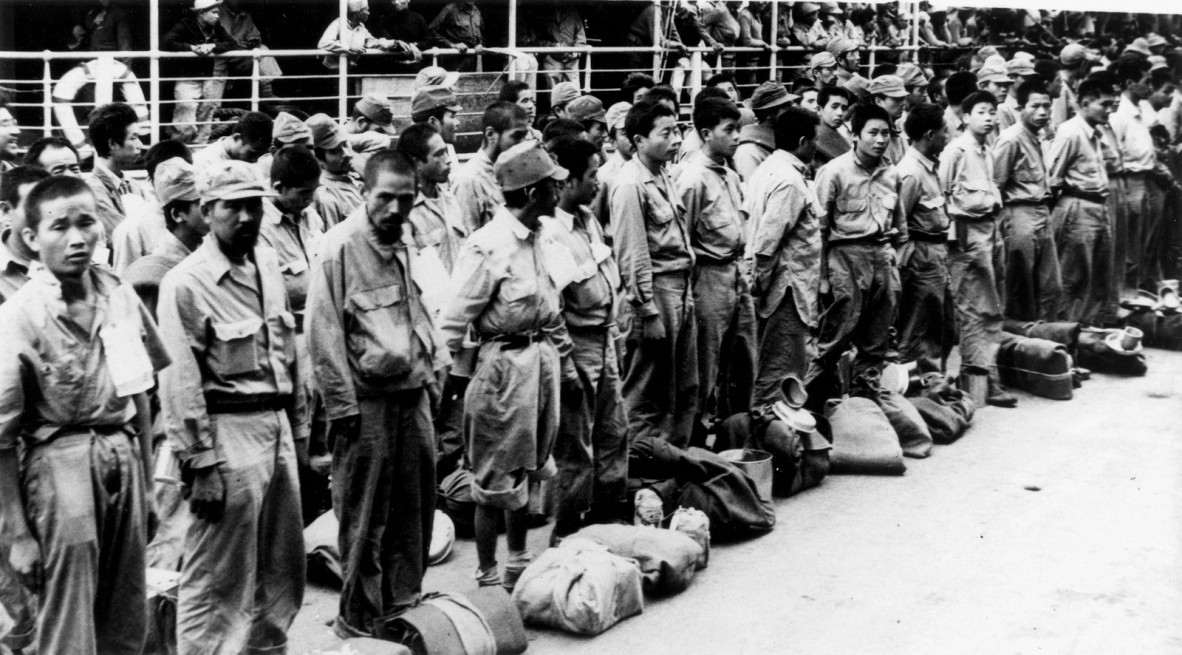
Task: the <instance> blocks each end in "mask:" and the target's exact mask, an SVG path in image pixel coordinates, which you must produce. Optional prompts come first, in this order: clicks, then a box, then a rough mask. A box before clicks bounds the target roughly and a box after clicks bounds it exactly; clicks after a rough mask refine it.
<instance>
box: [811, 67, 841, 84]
mask: <svg viewBox="0 0 1182 655" xmlns="http://www.w3.org/2000/svg"><path fill="white" fill-rule="evenodd" d="M835 77H837V67H835V66H825V67H822V68H814V69H813V80H814V81H816V83H817V86H829V85H830V84H833V78H835Z"/></svg>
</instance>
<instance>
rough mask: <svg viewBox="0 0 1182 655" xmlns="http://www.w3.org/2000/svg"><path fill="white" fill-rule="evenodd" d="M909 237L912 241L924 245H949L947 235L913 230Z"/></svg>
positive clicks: (908, 234)
mask: <svg viewBox="0 0 1182 655" xmlns="http://www.w3.org/2000/svg"><path fill="white" fill-rule="evenodd" d="M907 237H908V238H909V239H911V240H912V241H922V242H923V243H948V235H947V234H928V233H927V232H916V231H915V230H911V231H909V232H908V233H907Z"/></svg>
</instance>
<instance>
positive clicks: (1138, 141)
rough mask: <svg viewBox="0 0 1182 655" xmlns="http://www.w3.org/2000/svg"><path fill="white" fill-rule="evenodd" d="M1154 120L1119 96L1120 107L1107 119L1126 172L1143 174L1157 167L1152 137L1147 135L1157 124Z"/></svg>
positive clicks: (1125, 98) (1129, 101)
mask: <svg viewBox="0 0 1182 655" xmlns="http://www.w3.org/2000/svg"><path fill="white" fill-rule="evenodd" d="M1155 119H1156V117H1155V116H1148V115H1146V113H1145V112H1143V111H1142V110H1141V108H1140V107H1138V106H1137V105H1135V104H1133V102H1132V101H1131V100H1129V98H1128V96H1125V95H1121V97H1120V106H1118V107H1117V109H1116V111H1115V112H1114V113H1113V114H1112V117H1111V118H1109V119H1108V124H1109V125H1110V126H1111V127H1112V131H1113V133H1114V134H1115V136H1116V144H1117V146H1118V147H1119V148H1120V156H1121V160H1122V161H1123V162H1124V168H1125V170H1126V171H1128V172H1130V173H1145V172H1148V171H1152V170H1153V168H1154V166H1156V165H1157V151H1156V149H1155V148H1154V146H1153V137H1152V136H1150V135H1149V128H1150V126H1152V125H1153V124H1154V123H1156V122H1157V121H1156V120H1155Z"/></svg>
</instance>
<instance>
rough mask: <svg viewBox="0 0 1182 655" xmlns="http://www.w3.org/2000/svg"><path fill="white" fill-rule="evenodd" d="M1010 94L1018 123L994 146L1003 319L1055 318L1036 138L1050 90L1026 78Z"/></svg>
mask: <svg viewBox="0 0 1182 655" xmlns="http://www.w3.org/2000/svg"><path fill="white" fill-rule="evenodd" d="M1014 98H1015V106H1016V107H1017V110H1018V112H1019V113H1018V122H1017V123H1015V124H1014V125H1011V126H1010V127H1007V128H1006V129H1004V130H1002V132H1001V136H1000V137H998V139H997V144H996V145H995V146H994V148H993V158H994V168H993V175H994V179H995V180H996V181H997V188H998V189H999V190H1000V191H1001V202H1002V205H1003V207H1002V211H1001V220H1000V224H1001V233H1002V236H1004V237H1005V250H1006V256H1005V261H1006V268H1005V271H1004V273H1003V272H1002V271H996V272H997V273H998V274H999V275H1004V276H1005V287H1004V288H1005V299H1006V307H1005V316H1006V318H1012V319H1015V320H1018V321H1054V320H1056V319H1057V318H1058V316H1059V301H1060V296H1061V294H1062V293H1063V284H1062V281H1061V279H1060V276H1059V253H1058V252H1056V251H1055V234H1054V230H1053V229H1052V227H1051V210H1050V206H1049V205H1050V201H1051V189H1050V187H1049V186H1048V184H1047V166H1046V162H1045V160H1044V159H1043V147H1042V146H1043V143H1042V140H1041V139H1040V138H1039V135H1040V134H1041V133H1042V130H1043V129H1044V128H1046V126H1047V125H1048V124H1049V123H1050V121H1051V94H1050V93H1049V92H1048V91H1047V89H1046V87H1044V86H1043V85H1042V82H1039V81H1030V82H1023V83H1021V84H1019V85H1018V89H1017V91H1016V92H1015V93H1014ZM999 115H1000V112H999Z"/></svg>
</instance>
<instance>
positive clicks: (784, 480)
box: [715, 410, 832, 498]
mask: <svg viewBox="0 0 1182 655" xmlns="http://www.w3.org/2000/svg"><path fill="white" fill-rule="evenodd" d="M719 444H725V447H720V445H719ZM715 448H716V449H719V450H726V449H729V448H754V449H756V450H763V451H766V452H769V453H771V455H772V481H773V485H772V492H773V494H774V495H775V496H777V497H781V498H782V497H785V496H794V495H796V494H798V493H800V492H801V491H804V490H805V489H811V488H813V487H815V486H817V485H819V484H821V481H822V480H824V479H825V476H826V475H828V474H829V450H830V449H831V448H832V445H831V444H830V443H829V440H828V439H826V438H825V437H823V436H822V435H821V433H820V432H818V431H816V430H813V431H811V432H808V433H802V432H800V431H798V430H793V429H792V428H791V427H789V426H788V424H787V423H785V422H784V421H781V420H780V419H778V418H775V415H774V414H772V412H771V411H770V410H767V411H762V410H760V411H752V412H740V413H738V414H735V415H733V416H731V417H730V418H728V419H726V420H725V421H723V422H722V423H721V424H720V425H719V428H718V443H716V444H715Z"/></svg>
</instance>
